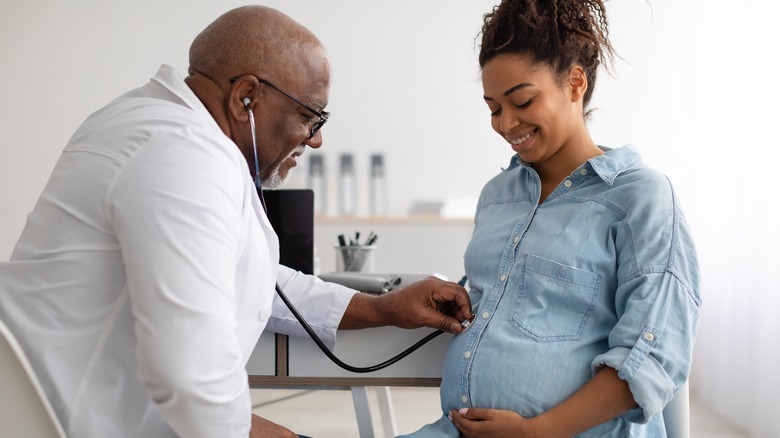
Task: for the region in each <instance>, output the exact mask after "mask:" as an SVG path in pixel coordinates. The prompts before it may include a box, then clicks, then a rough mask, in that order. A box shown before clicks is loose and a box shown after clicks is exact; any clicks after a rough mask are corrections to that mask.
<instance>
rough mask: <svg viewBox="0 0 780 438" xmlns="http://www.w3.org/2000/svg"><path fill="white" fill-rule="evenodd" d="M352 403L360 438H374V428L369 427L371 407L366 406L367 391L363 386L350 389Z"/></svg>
mask: <svg viewBox="0 0 780 438" xmlns="http://www.w3.org/2000/svg"><path fill="white" fill-rule="evenodd" d="M352 403H353V404H354V405H355V416H356V417H357V423H358V433H359V434H360V438H374V427H373V426H372V425H371V407H370V406H369V404H368V390H367V388H366V387H365V386H353V387H352Z"/></svg>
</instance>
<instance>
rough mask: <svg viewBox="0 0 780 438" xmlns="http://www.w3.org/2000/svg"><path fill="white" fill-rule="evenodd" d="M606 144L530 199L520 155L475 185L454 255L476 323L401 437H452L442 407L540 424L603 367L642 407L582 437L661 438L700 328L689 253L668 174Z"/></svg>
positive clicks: (528, 174) (530, 178)
mask: <svg viewBox="0 0 780 438" xmlns="http://www.w3.org/2000/svg"><path fill="white" fill-rule="evenodd" d="M604 149H605V153H604V154H603V155H600V156H598V157H595V158H592V159H590V160H588V161H587V162H586V163H585V164H583V165H582V166H580V167H579V168H578V169H576V170H575V171H574V172H573V173H572V174H571V175H570V176H569V177H568V178H566V179H565V180H564V181H563V182H562V183H561V184H560V186H558V187H557V188H556V189H555V190H554V191H553V192H552V193H551V194H550V195H549V196H548V197H547V198H546V199H545V200H544V202H542V203H541V204H539V203H538V200H539V196H540V189H541V184H540V180H539V176H538V175H537V173H536V172H535V171H534V170H533V169H532V168H531V167H530V166H527V165H525V164H524V163H523V162H521V161H520V160H519V159H518V158H517V157H513V159H512V163H511V165H510V167H509V168H508V169H506V170H505V171H503V172H502V173H501V174H499V175H498V176H496V177H495V178H493V179H492V180H491V181H490V182H489V183H488V184H487V185H486V186H485V188H484V189H483V191H482V194H481V196H480V199H479V204H478V206H477V212H476V218H475V230H474V235H473V237H472V239H471V242H470V243H469V245H468V248H467V250H466V254H465V267H466V274H467V276H468V279H469V287H470V295H471V298H472V301H473V302H474V303H475V304H474V305H475V308H476V310H475V313H476V315H477V318H476V320H475V321H474V324H473V325H472V326H471V328H470V329H469V330H467V331H466V332H465V333H463V334H461V335H458V336H456V337H455V338H453V341H452V344H451V345H450V347H449V350H448V352H447V355H446V359H445V362H444V369H443V378H442V385H441V390H440V395H441V407H442V412H443V415H442V418H440V419H439V420H438V421H437V422H436V423H434V424H431V425H428V426H425V427H424V428H423V429H422V430H420V431H418V432H415V433H414V434H412V435H411V436H415V437H457V436H458V431H457V429H455V427H454V426H453V425H452V423H451V422H450V421H449V420H448V419H447V414H448V412H449V411H450V410H451V409H460V408H464V407H479V408H497V409H509V410H512V411H515V412H518V413H520V414H521V415H523V416H524V417H527V418H528V417H534V416H537V415H539V414H542V413H544V412H545V411H547V410H549V409H550V408H552V407H553V406H555V405H557V404H559V403H561V402H562V401H564V400H565V399H567V398H568V397H569V396H571V395H572V394H573V393H575V392H576V391H577V390H579V389H580V388H581V387H582V386H583V385H585V383H587V382H588V381H589V380H590V379H591V378H592V377H593V375H594V374H595V373H596V372H597V371H598V370H599V368H601V367H603V366H609V367H612V368H614V369H616V370H618V374H619V376H620V378H622V379H623V380H625V381H627V382H628V383H629V386H630V388H631V392H632V394H633V396H634V399H635V400H636V402H637V404H638V405H639V408H636V409H633V410H631V411H629V412H627V413H626V414H625V415H623V416H621V417H619V418H616V419H614V420H612V421H609V422H607V423H604V424H602V425H600V426H597V427H596V428H594V429H591V430H589V431H587V432H585V433H583V434H581V435H579V436H584V437H621V438H625V437H638V436H642V437H644V436H652V437H663V436H665V432H664V423H663V418H662V415H660V414H659V413H660V412H661V410H662V409H663V408H664V406H665V405H666V403H667V402H668V401H669V400H671V398H672V395H673V393H674V391H675V389H676V388H678V387H680V386H681V385H682V384H683V383H684V382H685V381H686V380H687V378H688V373H689V371H690V366H691V355H692V350H693V341H694V337H695V333H696V329H697V325H698V316H699V306H700V302H701V301H700V292H699V269H698V264H697V259H696V253H695V249H694V245H693V241H692V238H691V234H690V232H689V230H688V227H687V225H686V223H685V219H684V218H683V214H682V212H681V210H680V205H679V203H678V201H677V199H676V198H675V194H674V191H673V190H672V187H671V185H670V183H669V181H668V180H667V178H666V177H664V176H663V175H661V174H659V173H658V172H656V171H653V170H651V169H649V168H648V167H647V166H645V165H644V164H643V163H642V161H641V158H640V156H639V154H638V153H637V152H636V150H635V149H634V148H633V147H632V146H626V147H623V148H619V149H613V150H609V149H606V148H604Z"/></svg>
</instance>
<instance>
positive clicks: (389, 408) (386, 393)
mask: <svg viewBox="0 0 780 438" xmlns="http://www.w3.org/2000/svg"><path fill="white" fill-rule="evenodd" d="M376 390H377V396H378V398H379V412H381V413H382V429H383V431H384V433H385V438H390V437H394V436H396V435H398V432H397V428H396V425H395V411H394V410H393V399H392V398H391V397H390V387H389V386H380V387H377V388H376Z"/></svg>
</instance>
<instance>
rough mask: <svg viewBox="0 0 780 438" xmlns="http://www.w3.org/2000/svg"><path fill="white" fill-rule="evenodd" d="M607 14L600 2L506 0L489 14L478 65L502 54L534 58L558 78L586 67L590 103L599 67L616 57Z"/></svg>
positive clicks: (585, 102)
mask: <svg viewBox="0 0 780 438" xmlns="http://www.w3.org/2000/svg"><path fill="white" fill-rule="evenodd" d="M607 24H608V23H607V13H606V8H605V7H604V3H603V2H602V1H601V0H503V1H501V3H500V4H498V5H497V6H495V7H494V8H493V10H492V11H491V12H489V13H487V14H485V16H484V23H483V25H482V32H481V34H482V42H481V44H480V52H479V66H480V68H483V67H484V66H485V64H486V63H487V62H488V61H490V60H491V59H493V58H495V57H496V56H499V55H516V56H529V57H530V58H531V59H532V60H533V61H534V62H537V63H541V64H545V65H547V66H548V67H550V68H551V69H552V71H553V72H554V73H555V74H556V75H557V76H558V77H559V78H561V79H562V78H563V76H564V74H565V73H566V72H568V71H569V69H570V68H571V67H572V66H574V65H579V66H581V67H582V68H583V69H584V70H585V74H586V76H587V78H588V84H589V86H588V89H587V91H586V92H585V95H584V96H583V107H587V105H588V102H590V98H591V96H592V95H593V88H594V87H595V85H596V73H597V70H598V67H599V65H600V64H601V63H602V62H603V63H604V64H605V65H607V63H608V62H609V61H611V60H612V58H613V56H614V49H613V48H612V44H611V43H610V42H609V31H608V29H607Z"/></svg>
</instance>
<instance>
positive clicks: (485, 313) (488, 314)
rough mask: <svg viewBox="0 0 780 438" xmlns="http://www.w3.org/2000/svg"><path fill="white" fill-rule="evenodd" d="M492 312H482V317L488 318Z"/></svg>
mask: <svg viewBox="0 0 780 438" xmlns="http://www.w3.org/2000/svg"><path fill="white" fill-rule="evenodd" d="M489 316H490V312H482V319H488V317H489Z"/></svg>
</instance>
